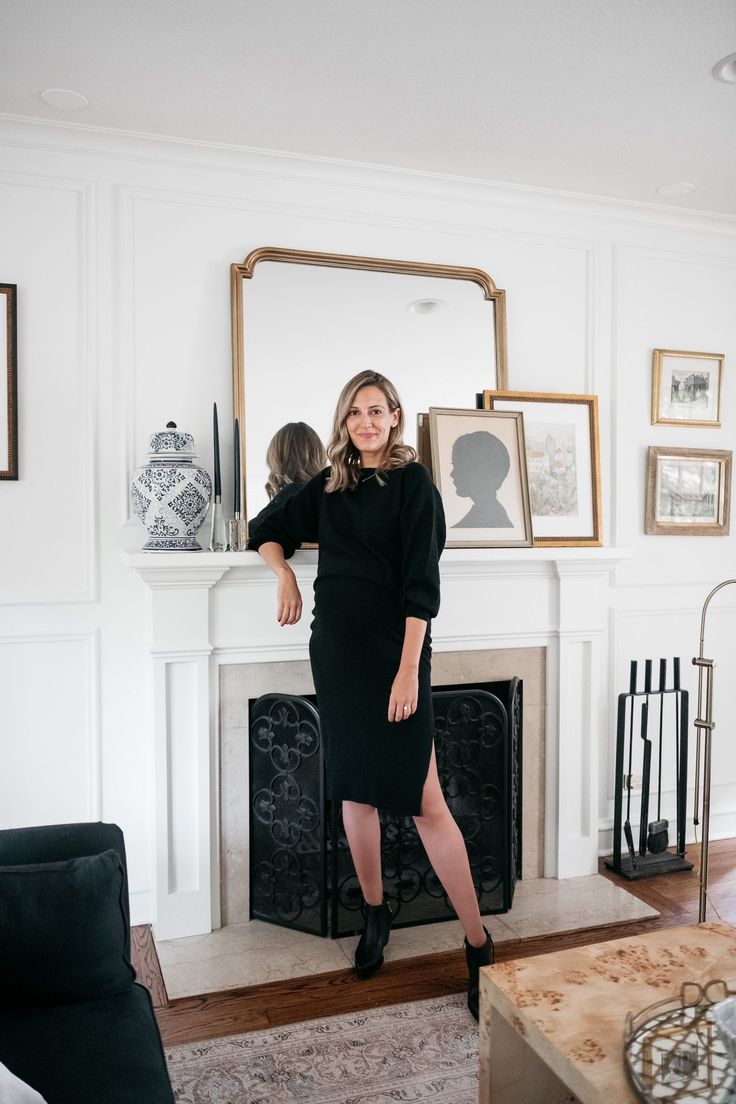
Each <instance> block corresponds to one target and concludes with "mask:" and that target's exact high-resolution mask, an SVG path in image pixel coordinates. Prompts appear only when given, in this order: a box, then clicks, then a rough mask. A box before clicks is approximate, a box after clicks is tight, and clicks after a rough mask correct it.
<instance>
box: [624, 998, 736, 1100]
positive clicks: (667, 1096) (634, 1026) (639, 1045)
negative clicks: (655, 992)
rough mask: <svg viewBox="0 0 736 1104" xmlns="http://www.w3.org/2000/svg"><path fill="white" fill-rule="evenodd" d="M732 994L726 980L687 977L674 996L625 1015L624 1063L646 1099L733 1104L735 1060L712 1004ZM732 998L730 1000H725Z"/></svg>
mask: <svg viewBox="0 0 736 1104" xmlns="http://www.w3.org/2000/svg"><path fill="white" fill-rule="evenodd" d="M733 995H734V993H733V991H732V990H730V989H729V988H728V986H727V984H726V982H725V981H720V980H718V981H709V982H707V983H706V984H705V985H700V984H699V983H698V982H691V981H687V982H685V983H684V985H683V986H682V987H681V989H680V993H679V995H678V996H677V997H670V998H667V999H666V1000H661V1001H657V1002H656V1003H655V1004H650V1005H649V1006H648V1007H647V1008H644V1009H643V1010H642V1011H641V1012H638V1013H636V1014H634V1013H632V1012H630V1013H629V1014H628V1016H627V1017H626V1026H625V1029H624V1062H625V1065H626V1072H627V1074H628V1076H629V1079H630V1081H631V1084H632V1086H633V1088H634V1091H635V1092H636V1094H637V1096H638V1098H639V1099H640V1100H643V1101H646V1102H647V1104H656V1102H659V1101H678V1102H680V1104H691V1102H692V1104H700V1102H702V1101H706V1100H707V1101H708V1102H709V1104H736V1064H735V1063H734V1055H733V1053H732V1052H730V1049H729V1048H730V1046H731V1045H733V1044H734V1042H736V1040H730V1039H729V1036H728V1034H727V1033H726V1032H725V1031H724V1030H719V1027H718V1023H717V1022H716V1021H717V1017H718V1013H717V1012H716V1009H717V1007H718V1005H719V1004H721V1003H722V1002H724V1001H727V1000H728V998H729V997H732V996H733ZM729 1003H730V1002H729Z"/></svg>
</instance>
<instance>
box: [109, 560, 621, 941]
mask: <svg viewBox="0 0 736 1104" xmlns="http://www.w3.org/2000/svg"><path fill="white" fill-rule="evenodd" d="M123 555H124V558H125V561H126V563H127V564H128V565H129V566H130V567H131V568H133V569H134V570H135V571H136V572H137V573H138V574H139V575H140V577H141V579H142V580H143V581H144V583H145V584H146V585H147V586H148V588H149V599H150V622H149V624H150V640H149V650H150V655H151V673H152V679H151V701H150V710H149V715H150V721H151V733H152V739H153V742H154V745H155V762H156V768H155V769H156V819H157V825H156V899H157V921H156V933H157V936H158V938H161V939H172V938H177V937H180V936H185V935H197V934H201V933H203V932H208V931H210V930H211V929H212V928H213V927H217V926H219V923H220V904H219V900H220V892H219V890H220V883H219V869H220V865H219V861H220V856H219V833H218V824H219V814H220V809H219V786H218V779H219V731H218V704H219V703H218V682H219V679H218V673H219V667H220V666H221V665H222V664H223V663H256V662H263V661H264V660H272V661H288V660H305V659H307V658H308V640H309V624H310V621H311V617H310V616H308V615H307V612H306V611H305V614H304V616H303V617H302V620H301V621H300V623H299V624H298V625H295V626H289V627H282V626H280V625H278V623H277V621H276V609H275V579H274V577H273V575H272V574H271V573H270V571H269V570H268V569H267V568H266V567H265V565H264V564H263V562H262V561H261V559H260V558H259V557H258V555H257V554H256V553H254V552H225V553H213V552H202V553H146V552H126V553H123ZM629 555H630V553H629V552H628V551H626V550H622V549H616V548H550V549H547V548H524V549H508V548H482V549H475V548H458V549H446V550H445V552H444V553H443V555H442V560H441V564H440V568H441V576H442V609H441V610H440V614H439V616H438V617H437V619H436V620H435V621H434V623H433V627H432V637H433V648H434V650H435V651H436V652H437V651H466V650H473V649H481V648H525V647H539V646H542V647H544V648H546V649H547V665H546V668H547V688H546V691H547V696H546V700H547V716H546V745H545V763H546V781H545V809H546V812H545V825H544V839H545V861H544V868H545V876H546V877H553V878H568V877H574V876H576V875H581V874H592V873H595V871H596V870H597V852H598V784H597V780H598V747H599V745H600V739H601V734H602V733H603V732H605V730H606V726H607V724H608V720H609V716H610V711H609V703H608V696H607V681H606V678H605V672H606V669H607V661H608V654H607V653H608V644H607V633H606V628H607V621H608V609H609V600H608V597H609V578H610V574H611V572H612V571H613V569H614V568H615V567H616V565H617V564H619V563H620V562H621V561H622V560H624V559H626V558H628V557H629ZM291 563H292V566H293V567H294V570H295V573H296V575H297V579H298V580H299V581H300V585H301V588H302V593H303V595H304V597H305V601H306V603H307V606H309V597H310V595H311V588H312V583H313V581H314V578H315V575H316V570H317V553H316V552H314V551H304V552H297V553H296V554H295V556H294V558H293V560H292V561H291Z"/></svg>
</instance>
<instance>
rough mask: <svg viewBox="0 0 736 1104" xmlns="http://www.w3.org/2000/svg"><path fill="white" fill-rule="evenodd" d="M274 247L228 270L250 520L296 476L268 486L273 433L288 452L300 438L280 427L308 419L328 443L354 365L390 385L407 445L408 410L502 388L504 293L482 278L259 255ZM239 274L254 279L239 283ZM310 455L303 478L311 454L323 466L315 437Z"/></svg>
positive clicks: (463, 402) (462, 403) (411, 436)
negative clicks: (287, 444) (283, 441)
mask: <svg viewBox="0 0 736 1104" xmlns="http://www.w3.org/2000/svg"><path fill="white" fill-rule="evenodd" d="M257 252H258V253H259V254H261V253H263V252H264V251H257ZM278 252H279V251H271V250H268V251H265V253H266V254H267V255H264V256H259V257H258V258H257V260H258V261H260V263H258V267H257V271H255V272H253V267H254V266H251V267H250V271H249V264H248V262H249V260H250V258H248V259H246V262H245V263H244V264H243V265H233V266H232V267H233V314H234V322H233V341H234V364H233V385H234V394H235V412H236V414H238V413H239V414H240V417H241V425H242V426H243V430H244V432H243V436H244V443H243V456H244V457H245V464H244V469H245V471H244V479H245V487H244V492H245V502H246V512H247V517H248V518H250V519H252V518H253V517H254V516H255V515H256V514H257V513H259V511H261V510H262V509H264V508H265V507H267V505H268V503H269V500H270V498H271V497H272V493H273V492H275V491H278V492H279V493H280V494H283V493H284V484H285V483H286V482H292V481H293V478H295V477H294V476H290V475H288V473H287V475H286V478H284V479H282V482H281V483H279V485H278V486H276V483H275V482H274V478H273V476H272V473H273V471H274V467H273V465H269V462H268V459H267V457H268V454H269V449H270V450H271V460H272V461H273V460H274V450H277V445H275V444H274V441H276V442H278V441H279V440H280V436H279V431H281V436H284V435H286V436H289V437H290V441H291V447H292V450H295V449H296V448H297V436H296V435H295V431H294V430H293V428H290V429H287V428H286V427H289V425H290V423H306V426H307V427H310V428H311V429H313V430H314V431H315V433H316V434H317V436H318V437H319V438H320V441H321V442H322V444H323V445H325V446H326V444H327V442H328V440H329V437H330V432H331V423H332V415H333V412H334V408H335V403H336V401H337V397H338V394H339V393H340V390H341V388H342V387H343V385H344V384H345V382H346V381H347V380H348V379H349V378H350V377H351V376H353V375H355V374H356V373H357V372H360V371H362V370H364V369H370V370H374V371H378V372H381V373H383V374H384V375H386V376H388V378H389V379H390V380H392V382H393V383H395V385H396V387H397V389H398V391H399V394H400V396H401V399H402V402H403V404H404V414H405V424H406V440H407V442H408V443H409V444H411V445H414V446H415V447H416V443H417V442H416V423H417V413H419V412H420V411H425V410H427V408H428V407H429V406H452V407H460V408H463V407H464V408H469V409H472V408H474V407H475V405H476V401H475V400H476V394H477V393H478V392H480V391H483V390H484V389H489V388H493V387H498V388H501V387H503V386H504V384H505V363H503V352H504V350H505V333H504V332H503V331H504V326H503V321H504V315H503V305H504V303H503V292H500V291H498V290H497V289H496V288H495V286H494V285H493V282H492V281H491V280H490V279H489V277H487V276H486V275H485V273H481V272H478V270H468V269H441V270H439V271H441V272H443V273H445V272H453V273H462V274H463V275H462V276H453V278H449V277H447V276H445V275H435V274H431V275H423V274H420V272H421V271H423V270H425V269H427V270H429V272H430V273H433V269H434V268H436V267H437V266H422V265H409V264H407V265H406V267H407V268H410V269H411V270H412V271H409V272H406V271H383V270H376V268H373V270H366V269H365V267H363V266H360V265H359V262H363V265H364V266H378V265H385V266H391V265H398V264H400V262H388V261H387V262H381V261H375V260H373V259H372V258H336V257H334V256H332V257H331V259H330V261H328V260H316V261H313V260H301V261H300V262H298V263H282V262H283V260H284V258H282V257H278V258H277V260H278V263H273V258H272V257H271V256H269V255H268V254H272V253H278ZM284 254H286V251H284ZM253 256H254V254H251V257H253ZM289 256H290V257H303V258H311V257H316V258H323V257H325V255H324V254H297V253H291V254H289ZM335 261H338V262H346V261H355V262H356V267H331V266H330V267H328V266H329V265H330V264H331V262H332V263H334V262H335ZM248 274H250V275H252V276H253V278H252V279H247V278H245V279H244V278H243V277H244V276H247V275H248ZM466 274H467V275H466ZM489 289H490V293H491V294H490V296H489V294H488V292H489ZM499 354H500V355H499ZM307 451H309V453H310V455H309V458H308V459H307V458H303V459H302V467H301V469H300V470H301V472H302V476H303V475H304V473H305V472H306V471H307V470H308V469H309V470H311V469H310V468H309V464H310V463H312V464H313V463H314V462H316V460H315V458H316V457H319V462H320V468H318V469H317V470H320V469H321V467H323V466H325V463H324V462H322V460H323V458H322V457H321V455H320V453H319V446H318V445H317V444H316V443H315V442H312V444H311V446H310V450H307ZM283 474H284V472H283V467H282V476H283ZM267 487H268V490H267ZM287 493H288V492H287Z"/></svg>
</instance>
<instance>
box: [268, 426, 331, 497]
mask: <svg viewBox="0 0 736 1104" xmlns="http://www.w3.org/2000/svg"><path fill="white" fill-rule="evenodd" d="M266 464H267V465H268V480H267V482H266V493H267V494H268V497H269V498H273V497H274V495H277V494H278V493H279V491H281V490H283V488H284V487H286V486H288V484H289V483H297V482H299V483H306V482H307V480H308V479H311V478H312V476H313V475H316V474H317V472H321V471H322V469H323V468H326V467H327V454H326V452H325V446H324V445H323V444H322V442H321V441H320V439H319V436H318V435H317V433H315V431H314V430H313V429H312V427H311V426H308V425H307V423H306V422H287V424H286V425H283V426H282V427H281V429H279V430H278V431H277V432H276V433H275V434H274V435H273V437H272V438H271V443H270V445H269V446H268V449H267V451H266Z"/></svg>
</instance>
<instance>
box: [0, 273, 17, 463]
mask: <svg viewBox="0 0 736 1104" xmlns="http://www.w3.org/2000/svg"><path fill="white" fill-rule="evenodd" d="M16 290H17V287H16V285H15V284H0V349H2V350H3V352H2V356H3V367H2V379H1V380H0V479H17V478H18V361H17V352H16V338H17V320H16V298H15V295H16Z"/></svg>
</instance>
